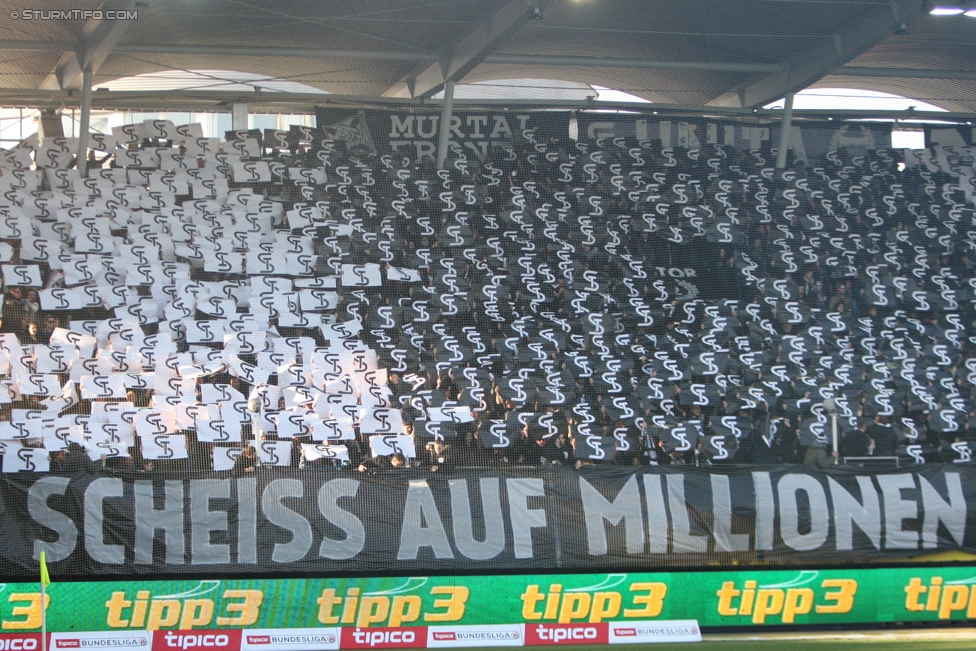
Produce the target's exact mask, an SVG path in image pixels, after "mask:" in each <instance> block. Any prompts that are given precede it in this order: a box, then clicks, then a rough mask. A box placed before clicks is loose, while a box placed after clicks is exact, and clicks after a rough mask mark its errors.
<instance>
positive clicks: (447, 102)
mask: <svg viewBox="0 0 976 651" xmlns="http://www.w3.org/2000/svg"><path fill="white" fill-rule="evenodd" d="M453 109H454V82H453V81H448V82H447V83H446V84H444V105H443V107H442V108H441V133H440V138H439V140H438V141H437V169H439V170H442V169H444V161H446V160H447V143H448V142H450V140H451V111H452V110H453Z"/></svg>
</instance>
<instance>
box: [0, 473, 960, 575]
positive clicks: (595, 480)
mask: <svg viewBox="0 0 976 651" xmlns="http://www.w3.org/2000/svg"><path fill="white" fill-rule="evenodd" d="M248 475H250V473H248ZM0 504H2V505H3V516H2V517H3V520H2V527H0V572H2V574H3V576H5V577H8V578H25V577H30V576H36V575H37V569H38V566H37V560H36V559H37V557H38V555H39V552H40V551H41V550H42V549H43V550H45V551H46V552H47V554H48V558H49V559H50V560H49V563H50V564H51V567H52V571H53V572H55V573H56V574H57V575H58V576H60V577H64V578H69V577H76V578H81V577H85V576H93V575H104V574H115V575H126V574H158V573H197V572H199V573H214V572H221V573H224V574H227V573H251V572H255V573H263V574H274V573H294V572H313V573H329V572H347V573H352V574H366V573H382V574H390V575H396V574H401V573H403V574H416V573H418V572H431V571H463V570H472V571H479V572H485V571H490V570H493V569H518V570H526V569H530V568H532V569H550V568H552V569H555V568H566V569H572V568H581V569H582V568H586V569H590V570H594V569H597V568H607V569H612V568H635V567H644V566H659V565H667V564H678V565H689V564H691V565H695V564H706V563H715V562H731V561H733V560H739V561H751V560H765V561H771V562H775V563H778V564H816V563H830V562H844V563H849V562H859V561H876V560H878V558H879V557H885V556H887V557H891V558H905V557H911V556H914V555H918V554H923V553H931V552H936V551H946V550H954V549H963V550H966V551H969V552H976V529H974V527H973V524H972V523H973V520H972V519H970V518H969V514H970V513H972V512H973V506H972V505H974V504H976V469H973V468H972V467H969V466H955V467H954V466H940V465H924V466H918V467H916V468H912V469H910V470H900V471H890V472H876V473H867V472H865V471H863V470H862V471H854V470H845V469H837V470H831V471H828V472H820V471H815V470H811V469H806V468H799V467H764V468H755V469H750V470H748V471H746V470H743V471H732V472H725V473H721V474H720V473H717V472H715V473H710V472H704V471H699V470H696V469H663V468H649V467H614V466H604V467H599V466H598V467H596V468H593V469H584V470H583V471H581V472H575V471H573V470H571V469H569V468H560V467H553V468H549V469H541V470H540V469H534V468H524V469H520V468H513V469H510V470H509V469H506V470H504V471H486V470H480V469H479V470H471V471H465V470H460V471H457V472H455V473H453V474H434V473H426V472H425V473H421V472H419V471H404V472H402V473H395V472H394V473H393V474H378V475H372V476H364V475H361V474H359V473H354V472H348V471H346V472H345V473H340V472H338V471H337V472H335V473H332V472H319V471H297V470H296V471H287V470H284V471H275V472H274V473H271V472H268V471H266V470H261V471H259V472H258V473H257V474H256V475H255V476H249V477H234V478H229V477H228V478H219V479H215V478H214V477H213V475H208V476H204V475H202V474H201V475H200V476H199V477H198V478H195V477H193V476H192V475H190V476H187V475H183V474H181V475H173V476H170V477H168V476H166V475H154V476H152V477H149V476H147V475H142V474H134V475H130V476H126V477H110V476H105V475H88V474H85V475H77V476H73V477H66V476H58V475H33V474H27V473H21V474H16V475H5V476H4V478H3V483H2V485H0ZM153 534H155V535H153Z"/></svg>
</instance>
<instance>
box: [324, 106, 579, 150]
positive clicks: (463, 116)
mask: <svg viewBox="0 0 976 651" xmlns="http://www.w3.org/2000/svg"><path fill="white" fill-rule="evenodd" d="M569 117H570V114H569V112H568V111H562V112H554V111H542V112H540V111H534V112H533V111H522V112H519V111H504V112H503V111H498V112H495V113H493V112H487V111H455V112H454V114H453V119H452V121H451V122H452V131H451V133H450V135H451V141H452V142H453V143H456V144H457V145H459V146H460V147H462V148H463V150H464V153H465V154H466V155H467V156H469V157H472V158H476V159H478V160H481V161H484V160H486V158H490V157H494V158H496V159H497V158H498V157H499V156H500V155H501V153H500V152H494V153H493V150H494V148H498V147H504V146H506V145H509V144H510V143H512V142H519V143H521V144H522V145H524V144H526V143H528V144H531V143H533V142H546V141H548V140H550V139H553V138H556V139H565V138H567V137H568V136H569ZM440 118H441V116H440V112H439V111H431V112H415V111H384V110H352V109H336V108H327V107H321V106H319V107H316V109H315V119H316V124H317V125H318V127H317V133H318V135H320V136H321V137H323V138H327V139H330V140H333V141H334V142H335V143H336V144H341V143H345V144H346V147H347V148H349V149H352V148H353V147H359V148H361V149H362V150H363V153H364V154H365V155H377V154H400V155H403V156H406V157H408V158H410V159H411V160H412V161H415V162H419V161H420V159H421V158H422V157H428V158H433V157H434V156H435V155H436V154H435V152H436V151H437V142H438V139H439V135H438V129H439V126H440Z"/></svg>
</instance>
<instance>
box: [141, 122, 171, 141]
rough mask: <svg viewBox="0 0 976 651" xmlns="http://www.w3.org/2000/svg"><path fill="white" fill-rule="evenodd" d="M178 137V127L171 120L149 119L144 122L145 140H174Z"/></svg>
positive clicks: (143, 132) (143, 135) (143, 133)
mask: <svg viewBox="0 0 976 651" xmlns="http://www.w3.org/2000/svg"><path fill="white" fill-rule="evenodd" d="M176 136H177V132H176V126H175V125H174V124H173V123H172V122H170V121H169V120H158V119H148V120H143V121H142V137H143V138H152V139H157V140H172V139H173V138H175V137H176Z"/></svg>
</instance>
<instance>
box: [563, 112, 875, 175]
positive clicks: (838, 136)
mask: <svg viewBox="0 0 976 651" xmlns="http://www.w3.org/2000/svg"><path fill="white" fill-rule="evenodd" d="M578 120H579V138H580V140H599V139H601V138H605V139H613V138H633V139H635V140H637V141H642V140H656V141H659V142H660V143H661V145H660V146H661V147H662V148H663V149H673V148H675V147H682V148H685V149H701V148H703V147H704V146H706V145H725V146H732V147H735V148H736V149H738V150H739V151H760V152H762V151H766V152H769V151H770V150H772V149H774V148H777V147H779V138H780V125H779V123H772V124H760V123H756V124H748V123H733V122H719V121H712V120H703V119H699V120H688V119H684V120H682V119H680V118H674V119H661V118H658V117H652V116H646V115H627V116H621V115H607V114H598V113H581V114H580V115H579V118H578ZM890 146H891V127H890V126H888V125H882V126H878V125H873V124H858V123H839V124H837V125H836V126H835V125H832V124H825V123H820V124H809V123H803V124H797V123H794V124H793V128H792V129H790V142H789V144H788V146H787V148H788V150H790V151H792V152H793V156H794V159H795V160H802V161H804V162H806V163H814V162H816V161H819V160H820V158H821V157H822V156H824V155H825V154H827V153H828V152H831V151H837V150H840V149H845V150H847V152H848V153H849V154H850V155H852V156H853V155H859V154H864V153H865V152H867V151H868V150H873V149H887V148H889V147H890ZM709 151H711V148H709ZM774 162H775V160H774V159H770V160H769V161H768V163H769V167H772V166H773V163H774Z"/></svg>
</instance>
